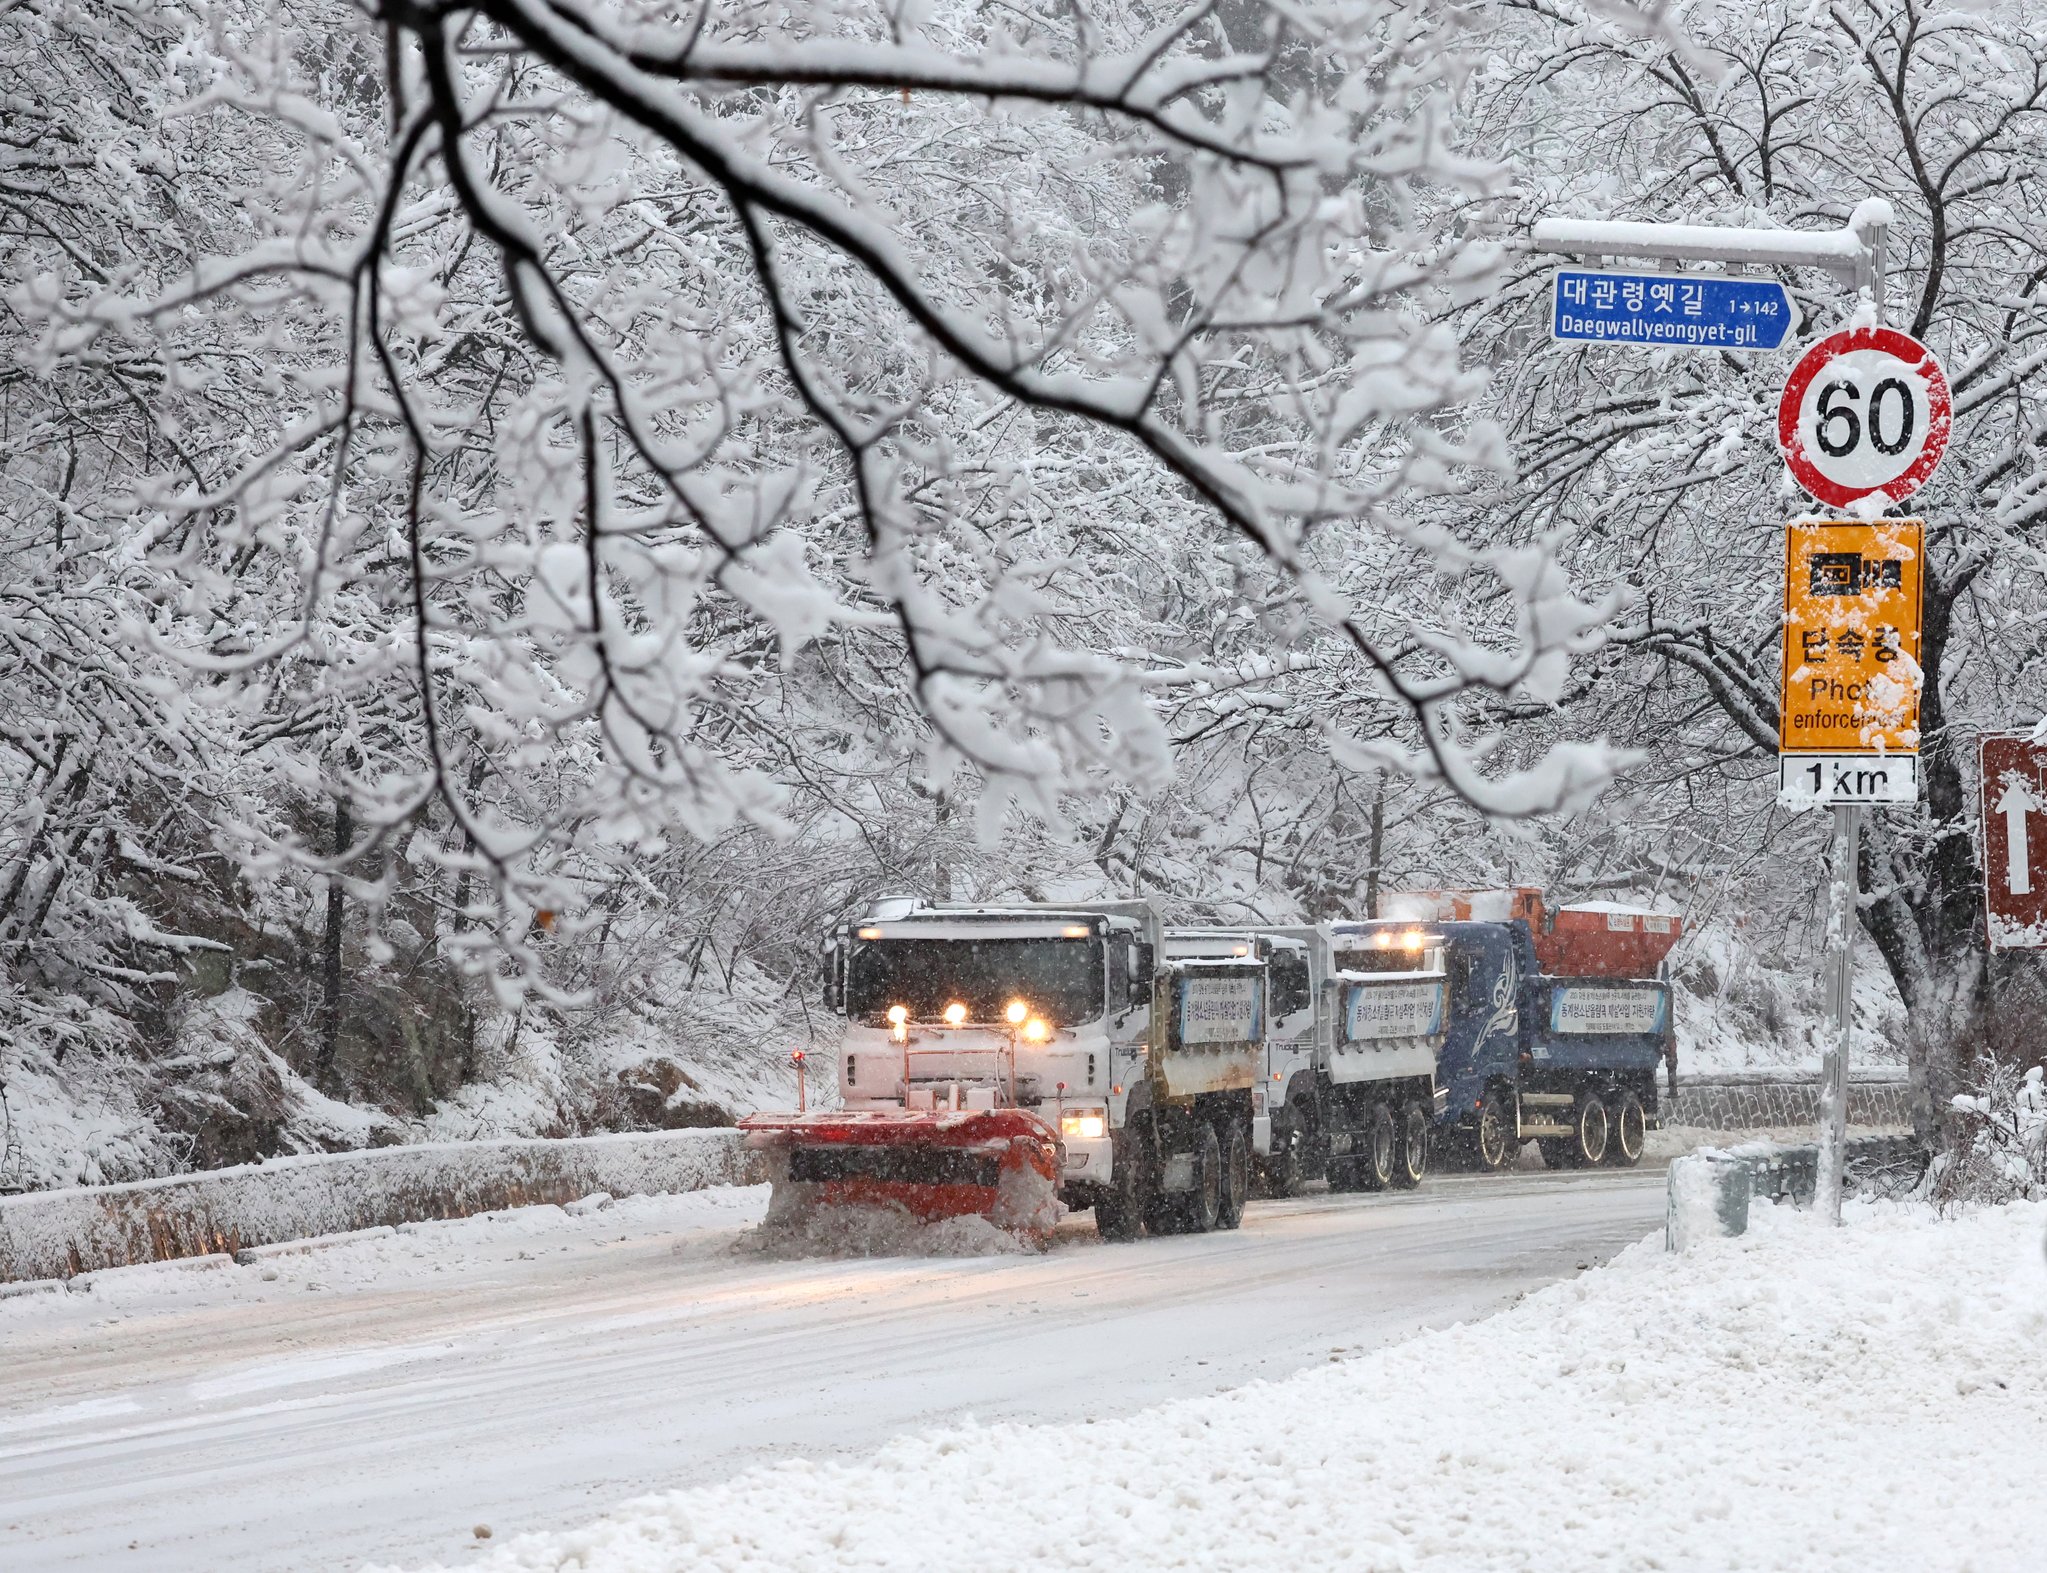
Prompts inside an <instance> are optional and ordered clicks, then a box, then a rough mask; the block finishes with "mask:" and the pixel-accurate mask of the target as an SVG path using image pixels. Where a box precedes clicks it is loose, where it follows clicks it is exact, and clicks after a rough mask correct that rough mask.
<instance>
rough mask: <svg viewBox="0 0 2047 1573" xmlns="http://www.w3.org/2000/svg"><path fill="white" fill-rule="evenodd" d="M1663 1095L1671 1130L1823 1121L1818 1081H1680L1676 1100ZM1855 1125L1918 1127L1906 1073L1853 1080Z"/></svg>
mask: <svg viewBox="0 0 2047 1573" xmlns="http://www.w3.org/2000/svg"><path fill="white" fill-rule="evenodd" d="M1657 1090H1658V1092H1659V1093H1663V1094H1664V1095H1663V1097H1662V1099H1661V1103H1662V1109H1661V1113H1662V1117H1663V1123H1664V1124H1665V1125H1692V1126H1698V1127H1701V1128H1703V1129H1705V1130H1713V1131H1743V1130H1754V1129H1758V1128H1760V1127H1763V1126H1773V1125H1811V1124H1813V1123H1814V1122H1815V1121H1817V1120H1818V1119H1819V1117H1820V1084H1819V1078H1818V1077H1817V1076H1783V1075H1775V1076H1764V1075H1756V1074H1754V1073H1735V1074H1727V1075H1702V1076H1687V1075H1685V1074H1684V1073H1683V1072H1682V1071H1680V1072H1679V1073H1678V1078H1677V1097H1676V1098H1675V1099H1674V1100H1673V1099H1672V1098H1670V1096H1669V1095H1668V1093H1667V1092H1665V1090H1664V1087H1663V1084H1662V1083H1661V1082H1660V1081H1659V1083H1658V1086H1657ZM1848 1123H1849V1124H1850V1125H1869V1126H1878V1127H1882V1126H1895V1127H1898V1128H1901V1129H1902V1128H1907V1127H1909V1126H1910V1125H1911V1123H1912V1109H1911V1095H1910V1090H1909V1088H1908V1087H1907V1085H1906V1082H1905V1078H1904V1076H1903V1075H1902V1074H1897V1075H1866V1076H1850V1077H1849V1080H1848Z"/></svg>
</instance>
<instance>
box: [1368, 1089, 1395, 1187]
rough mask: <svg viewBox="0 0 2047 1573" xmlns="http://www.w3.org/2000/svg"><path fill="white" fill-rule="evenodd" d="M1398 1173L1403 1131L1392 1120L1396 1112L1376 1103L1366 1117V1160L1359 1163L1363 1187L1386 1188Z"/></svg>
mask: <svg viewBox="0 0 2047 1573" xmlns="http://www.w3.org/2000/svg"><path fill="white" fill-rule="evenodd" d="M1399 1172H1400V1130H1399V1128H1398V1127H1397V1126H1396V1125H1395V1124H1394V1123H1393V1111H1392V1110H1391V1109H1389V1108H1387V1107H1386V1105H1385V1104H1383V1103H1375V1104H1373V1105H1372V1112H1371V1113H1370V1114H1368V1115H1366V1116H1365V1159H1364V1162H1362V1163H1361V1164H1359V1165H1358V1178H1359V1180H1360V1181H1362V1182H1363V1186H1364V1189H1366V1190H1368V1191H1383V1190H1385V1189H1386V1188H1387V1187H1388V1186H1389V1185H1391V1184H1392V1183H1393V1177H1394V1176H1395V1175H1397V1174H1398V1173H1399Z"/></svg>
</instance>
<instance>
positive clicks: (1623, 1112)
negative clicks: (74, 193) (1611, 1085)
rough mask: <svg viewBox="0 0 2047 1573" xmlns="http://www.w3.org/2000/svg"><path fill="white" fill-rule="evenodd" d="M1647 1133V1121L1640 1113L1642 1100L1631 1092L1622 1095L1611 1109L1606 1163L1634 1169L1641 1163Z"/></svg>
mask: <svg viewBox="0 0 2047 1573" xmlns="http://www.w3.org/2000/svg"><path fill="white" fill-rule="evenodd" d="M1648 1133H1649V1121H1648V1118H1647V1117H1646V1116H1645V1115H1644V1114H1643V1113H1642V1100H1641V1099H1640V1098H1638V1097H1636V1096H1635V1095H1634V1094H1633V1093H1632V1092H1624V1093H1622V1094H1621V1095H1620V1101H1619V1102H1617V1103H1616V1104H1615V1105H1614V1108H1613V1145H1612V1146H1611V1147H1610V1148H1609V1149H1608V1151H1607V1161H1608V1162H1609V1163H1612V1164H1614V1165H1616V1166H1618V1167H1619V1168H1623V1169H1632V1168H1634V1166H1635V1165H1636V1164H1638V1163H1640V1162H1641V1161H1642V1148H1643V1147H1644V1146H1645V1145H1646V1144H1647V1141H1648Z"/></svg>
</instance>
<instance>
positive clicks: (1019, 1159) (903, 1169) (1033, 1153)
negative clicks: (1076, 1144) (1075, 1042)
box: [739, 1109, 1061, 1235]
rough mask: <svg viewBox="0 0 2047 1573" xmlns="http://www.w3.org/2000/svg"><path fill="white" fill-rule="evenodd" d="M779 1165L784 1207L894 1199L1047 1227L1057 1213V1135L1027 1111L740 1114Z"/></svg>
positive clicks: (927, 1214) (922, 1212) (1005, 1224)
mask: <svg viewBox="0 0 2047 1573" xmlns="http://www.w3.org/2000/svg"><path fill="white" fill-rule="evenodd" d="M739 1128H740V1129H741V1130H742V1131H744V1132H745V1133H746V1141H747V1145H748V1146H749V1147H752V1148H755V1149H757V1150H759V1151H762V1152H765V1153H766V1154H768V1156H769V1159H770V1162H771V1164H772V1165H773V1168H772V1174H773V1178H774V1181H775V1191H776V1207H777V1210H778V1211H779V1210H781V1209H782V1208H783V1207H784V1206H788V1207H810V1206H817V1205H822V1206H827V1207H863V1206H865V1207H894V1208H899V1209H901V1210H902V1211H904V1212H906V1213H908V1214H909V1215H910V1216H911V1217H913V1218H918V1219H921V1220H923V1221H924V1222H926V1223H933V1222H936V1221H938V1220H940V1219H943V1218H963V1217H968V1216H971V1215H974V1214H979V1215H980V1216H981V1217H984V1218H986V1219H987V1220H988V1221H989V1222H990V1223H992V1224H994V1225H995V1226H996V1227H998V1228H1002V1229H1009V1230H1013V1231H1015V1232H1017V1233H1020V1234H1034V1235H1042V1234H1043V1233H1045V1232H1046V1231H1047V1230H1049V1229H1050V1228H1051V1226H1052V1224H1053V1223H1054V1222H1056V1221H1057V1219H1058V1216H1059V1204H1058V1198H1057V1192H1058V1185H1059V1167H1060V1161H1061V1160H1060V1147H1059V1137H1058V1133H1057V1132H1056V1131H1054V1130H1053V1129H1052V1127H1051V1126H1050V1125H1048V1124H1046V1123H1045V1122H1044V1121H1043V1120H1041V1119H1040V1118H1038V1116H1037V1115H1035V1114H1032V1113H1031V1112H1030V1111H1029V1110H1026V1109H966V1110H938V1111H930V1110H921V1109H919V1110H908V1111H904V1110H894V1109H852V1110H835V1111H831V1112H827V1113H817V1114H754V1115H749V1116H748V1117H747V1118H745V1119H743V1120H741V1121H740V1122H739Z"/></svg>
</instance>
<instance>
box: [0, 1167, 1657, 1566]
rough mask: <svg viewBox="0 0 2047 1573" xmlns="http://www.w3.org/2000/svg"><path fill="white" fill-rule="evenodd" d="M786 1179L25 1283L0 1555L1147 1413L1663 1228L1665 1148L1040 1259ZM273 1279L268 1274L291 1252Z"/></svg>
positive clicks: (259, 1553) (333, 1538)
mask: <svg viewBox="0 0 2047 1573" xmlns="http://www.w3.org/2000/svg"><path fill="white" fill-rule="evenodd" d="M763 1196H764V1192H763V1191H761V1190H744V1191H722V1192H708V1193H700V1194H698V1195H694V1196H682V1197H658V1198H642V1199H634V1200H630V1201H626V1202H621V1203H619V1204H617V1205H615V1206H613V1207H610V1208H608V1209H606V1210H604V1211H602V1212H599V1213H595V1214H592V1215H589V1216H585V1217H579V1218H571V1217H568V1216H566V1215H564V1214H563V1213H562V1212H560V1211H559V1210H557V1209H553V1208H540V1209H531V1210H529V1211H527V1212H523V1213H516V1214H498V1215H495V1216H493V1217H491V1218H487V1219H472V1220H468V1221H466V1222H463V1223H452V1224H436V1225H426V1226H421V1227H419V1228H416V1229H414V1230H411V1231H407V1232H403V1233H400V1234H398V1235H394V1236H390V1237H387V1238H385V1239H381V1240H375V1241H369V1242H365V1243H362V1244H357V1245H351V1246H346V1247H340V1248H334V1249H329V1250H323V1251H317V1252H313V1253H309V1254H305V1255H300V1256H286V1257H280V1258H277V1259H274V1260H272V1261H270V1262H268V1263H266V1264H263V1265H262V1266H260V1267H257V1266H251V1267H225V1268H220V1269H217V1270H202V1271H192V1270H189V1269H187V1270H178V1269H172V1268H148V1269H131V1270H129V1271H127V1272H125V1273H121V1274H116V1275H111V1276H109V1277H103V1278H102V1279H100V1280H99V1281H98V1283H97V1284H96V1286H95V1288H94V1289H93V1291H92V1292H91V1293H89V1294H79V1295H62V1296H40V1297H36V1298H35V1299H34V1300H31V1301H21V1300H16V1301H5V1302H0V1567H5V1568H6V1569H7V1570H8V1573H27V1570H30V1569H43V1568H79V1569H84V1568H93V1569H101V1568H123V1567H127V1568H136V1569H148V1570H151V1573H155V1570H159V1569H185V1568H190V1569H202V1568H203V1569H216V1568H221V1567H229V1566H231V1567H234V1568H235V1569H237V1573H258V1570H265V1569H283V1568H315V1567H317V1568H338V1567H352V1566H354V1565H356V1564H357V1563H358V1562H360V1561H362V1560H366V1559H370V1558H389V1559H398V1560H403V1559H420V1558H426V1557H433V1558H440V1559H453V1558H456V1557H459V1556H461V1555H462V1554H463V1553H464V1550H465V1548H466V1547H469V1546H473V1545H474V1544H475V1541H474V1540H473V1539H472V1527H473V1526H474V1525H476V1524H479V1523H482V1524H488V1525H489V1526H491V1529H492V1531H493V1533H494V1535H495V1536H496V1537H500V1538H501V1537H502V1536H504V1535H506V1534H509V1533H515V1532H520V1531H525V1530H532V1529H541V1528H553V1527H562V1528H565V1527H568V1526H570V1525H573V1524H575V1523H577V1522H579V1521H581V1520H583V1519H586V1518H589V1517H591V1516H593V1515H595V1514H597V1513H599V1512H602V1511H604V1510H605V1509H607V1508H610V1507H612V1506H613V1505H615V1504H617V1503H618V1502H620V1501H623V1500H624V1499H626V1498H628V1497H632V1496H635V1495H637V1494H639V1493H642V1492H645V1491H648V1490H653V1489H658V1488H669V1487H674V1486H678V1485H693V1484H701V1483H705V1482H710V1481H716V1480H721V1479H724V1478H727V1477H729V1476H730V1475H732V1474H734V1473H735V1472H737V1471H738V1470H740V1469H742V1468H744V1467H745V1466H747V1465H749V1464H752V1463H756V1462H759V1461H761V1460H763V1459H767V1458H772V1457H777V1456H782V1455H787V1454H792V1453H793V1454H801V1455H805V1456H810V1457H820V1456H829V1455H833V1454H848V1455H850V1454H858V1453H862V1452H865V1451H867V1450H869V1449H871V1448H872V1446H873V1445H874V1444H876V1443H877V1442H879V1441H882V1440H884V1439H885V1438H887V1437H889V1436H892V1435H895V1434H897V1433H899V1432H903V1431H906V1430H913V1429H916V1428H919V1427H923V1426H927V1425H931V1424H936V1423H941V1422H944V1421H947V1420H952V1419H956V1418H959V1417H961V1416H963V1415H973V1416H975V1417H977V1418H979V1419H981V1420H985V1421H992V1420H1000V1419H1026V1420H1029V1419H1051V1420H1067V1419H1076V1418H1081V1417H1086V1416H1090V1415H1093V1416H1108V1415H1120V1414H1126V1413H1129V1412H1131V1411H1133V1410H1136V1409H1139V1408H1142V1407H1144V1406H1146V1405H1150V1404H1155V1403H1158V1402H1161V1401H1164V1400H1167V1399H1171V1398H1178V1397H1185V1396H1189V1395H1194V1394H1200V1393H1204V1392H1212V1391H1215V1390H1218V1389H1221V1388H1225V1387H1233V1386H1238V1385H1241V1384H1243V1383H1245V1382H1248V1381H1253V1380H1256V1379H1258V1378H1262V1377H1280V1376H1284V1375H1287V1374H1289V1373H1291V1372H1294V1371H1297V1370H1300V1369H1302V1368H1303V1367H1306V1366H1309V1365H1313V1364H1317V1363H1326V1362H1327V1361H1328V1360H1329V1359H1330V1358H1331V1357H1332V1356H1333V1355H1335V1354H1337V1353H1339V1352H1342V1353H1352V1352H1355V1351H1358V1350H1361V1349H1365V1348H1370V1347H1373V1346H1375V1345H1379V1344H1383V1343H1386V1342H1388V1341H1391V1340H1393V1339H1396V1338H1399V1337H1401V1336H1403V1335H1405V1334H1408V1333H1410V1332H1413V1331H1415V1330H1417V1329H1420V1328H1423V1327H1431V1326H1442V1325H1445V1324H1448V1323H1451V1322H1455V1321H1458V1320H1461V1319H1468V1318H1470V1317H1473V1316H1476V1315H1480V1314H1483V1313H1485V1312H1488V1311H1491V1310H1493V1309H1495V1308H1497V1307H1499V1306H1501V1305H1503V1304H1505V1303H1507V1302H1508V1301H1510V1300H1512V1299H1513V1298H1514V1297H1515V1296H1516V1295H1517V1294H1519V1293H1520V1292H1522V1291H1525V1290H1527V1289H1530V1288H1533V1287H1535V1286H1536V1285H1539V1284H1543V1283H1547V1282H1550V1281H1552V1280H1555V1279H1557V1278H1559V1277H1566V1276H1569V1275H1571V1274H1572V1273H1574V1272H1576V1271H1577V1270H1579V1269H1580V1268H1582V1267H1584V1266H1587V1265H1590V1264H1592V1263H1595V1262H1598V1261H1600V1260H1603V1259H1604V1258H1605V1257H1607V1256H1609V1255H1611V1254H1612V1253H1613V1252H1614V1251H1615V1250H1617V1249H1619V1248H1620V1247H1622V1246H1623V1245H1626V1244H1628V1243H1630V1242H1632V1241H1634V1240H1638V1239H1640V1238H1641V1237H1642V1236H1643V1235H1644V1234H1646V1233H1648V1232H1649V1231H1651V1230H1652V1229H1654V1228H1655V1227H1656V1226H1657V1225H1658V1224H1659V1222H1660V1220H1661V1217H1662V1211H1663V1175H1662V1173H1661V1172H1660V1171H1641V1172H1637V1173H1633V1174H1629V1173H1596V1174H1588V1175H1569V1174H1541V1173H1535V1174H1516V1175H1512V1176H1508V1177H1504V1178H1498V1179H1492V1178H1476V1177H1464V1176H1452V1177H1438V1178H1433V1179H1431V1181H1430V1182H1429V1184H1428V1186H1427V1187H1426V1188H1425V1189H1424V1190H1423V1191H1421V1192H1420V1193H1417V1194H1415V1195H1411V1196H1390V1197H1356V1196H1341V1197H1339V1196H1311V1197H1305V1198H1302V1199H1300V1200H1297V1201H1291V1202H1279V1203H1263V1204H1259V1205H1257V1206H1254V1207H1253V1208H1252V1209H1251V1210H1250V1212H1249V1213H1248V1214H1247V1216H1246V1218H1245V1222H1244V1226H1243V1228H1242V1230H1241V1231H1239V1232H1236V1233H1233V1234H1220V1235H1211V1236H1207V1237H1196V1238H1183V1239H1167V1240H1150V1241H1144V1242H1141V1243H1138V1244H1135V1245H1122V1246H1104V1245H1101V1244H1099V1243H1098V1242H1096V1241H1095V1240H1094V1239H1093V1237H1092V1235H1091V1234H1090V1233H1088V1232H1087V1231H1086V1229H1085V1227H1084V1225H1081V1226H1071V1227H1070V1228H1069V1231H1068V1232H1064V1233H1062V1234H1061V1236H1060V1238H1059V1239H1058V1241H1057V1243H1056V1244H1055V1246H1054V1248H1053V1249H1052V1250H1051V1251H1050V1252H1049V1253H1047V1254H1045V1255H1043V1256H994V1257H973V1258H914V1259H912V1258H889V1259H881V1260H832V1261H816V1260H810V1261H773V1260H765V1259H762V1258H761V1257H760V1256H759V1255H758V1254H748V1253H746V1252H744V1251H735V1249H734V1246H735V1241H736V1240H737V1239H739V1238H740V1236H741V1235H742V1232H743V1231H744V1230H745V1229H746V1227H747V1226H748V1225H749V1224H751V1223H752V1222H753V1221H754V1219H755V1218H756V1217H757V1215H758V1213H759V1210H760V1208H761V1206H762V1201H763ZM266 1274H268V1275H270V1276H265V1275H266Z"/></svg>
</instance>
